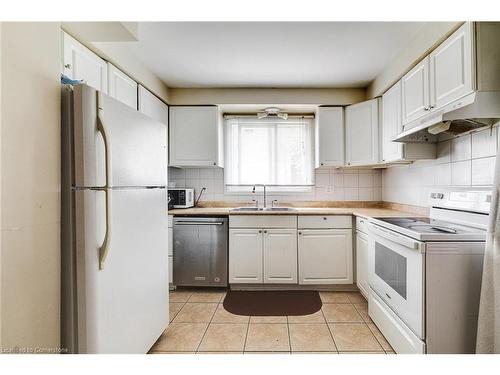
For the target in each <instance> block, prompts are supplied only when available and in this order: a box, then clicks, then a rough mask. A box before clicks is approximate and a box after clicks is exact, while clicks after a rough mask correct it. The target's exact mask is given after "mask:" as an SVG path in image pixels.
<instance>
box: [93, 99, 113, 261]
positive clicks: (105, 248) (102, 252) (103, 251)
mask: <svg viewBox="0 0 500 375" xmlns="http://www.w3.org/2000/svg"><path fill="white" fill-rule="evenodd" d="M101 95H102V94H101V93H100V92H98V93H97V130H98V131H99V133H101V135H102V139H103V141H104V149H105V164H106V167H105V170H106V185H105V186H104V188H103V190H104V194H105V196H106V234H105V236H104V241H103V243H102V245H101V247H100V248H99V269H100V270H103V269H104V262H105V260H106V257H107V256H108V253H109V247H110V244H111V171H112V168H111V145H110V143H109V139H108V137H107V133H106V127H105V125H104V121H103V120H102V111H103V108H102V96H101Z"/></svg>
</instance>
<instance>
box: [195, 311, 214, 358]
mask: <svg viewBox="0 0 500 375" xmlns="http://www.w3.org/2000/svg"><path fill="white" fill-rule="evenodd" d="M218 307H219V304H217V306H216V307H215V310H214V312H213V313H212V316H211V317H210V321H209V322H208V324H207V328H205V332H203V336H202V337H201V340H200V343H199V344H198V346H197V347H196V351H195V352H196V353H198V351H199V349H200V346H201V343H202V342H203V339H204V338H205V335H206V334H207V331H208V328H209V327H210V324H212V319H213V318H214V315H215V313H216V312H217V308H218Z"/></svg>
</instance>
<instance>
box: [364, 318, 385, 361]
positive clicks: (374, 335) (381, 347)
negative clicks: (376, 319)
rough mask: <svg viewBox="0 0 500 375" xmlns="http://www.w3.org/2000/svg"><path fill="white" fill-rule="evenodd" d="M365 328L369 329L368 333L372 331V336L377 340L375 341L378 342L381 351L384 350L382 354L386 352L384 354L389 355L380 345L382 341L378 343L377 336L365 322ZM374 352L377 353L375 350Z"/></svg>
mask: <svg viewBox="0 0 500 375" xmlns="http://www.w3.org/2000/svg"><path fill="white" fill-rule="evenodd" d="M365 326H366V328H368V331H370V333H371V334H372V336H373V338H374V339H375V341H376V342H377V344H378V345H379V346H380V349H382V352H384V354H387V353H386V352H385V349H384V347H383V346H382V344H381V343H380V341H378V339H377V336H375V334H374V333H373V331H372V330H371V329H370V327H369V326H368V323H366V322H365ZM374 351H377V350H374Z"/></svg>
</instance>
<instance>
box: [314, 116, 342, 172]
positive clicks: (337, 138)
mask: <svg viewBox="0 0 500 375" xmlns="http://www.w3.org/2000/svg"><path fill="white" fill-rule="evenodd" d="M343 165H344V109H343V108H342V107H319V108H318V120H317V127H316V168H318V167H341V166H343Z"/></svg>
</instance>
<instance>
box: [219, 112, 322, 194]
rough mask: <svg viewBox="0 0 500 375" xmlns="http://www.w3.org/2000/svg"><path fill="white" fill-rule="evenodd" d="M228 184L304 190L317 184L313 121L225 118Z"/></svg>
mask: <svg viewBox="0 0 500 375" xmlns="http://www.w3.org/2000/svg"><path fill="white" fill-rule="evenodd" d="M225 127H226V158H225V163H226V168H225V176H226V185H227V186H228V187H227V189H228V191H243V190H245V189H244V187H245V185H247V186H246V187H247V188H248V185H253V184H266V185H275V186H272V187H270V190H279V191H286V190H290V191H305V190H310V189H311V188H310V186H311V185H313V184H314V181H313V178H314V173H313V172H314V165H313V163H314V159H313V122H312V120H311V119H305V118H289V119H287V120H282V119H276V118H271V119H270V118H265V119H260V120H259V119H257V118H254V117H238V118H231V119H227V120H226V121H225Z"/></svg>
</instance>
